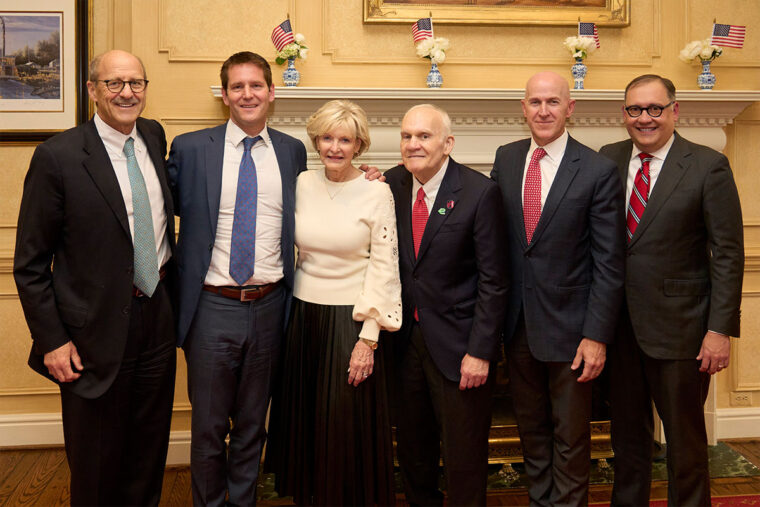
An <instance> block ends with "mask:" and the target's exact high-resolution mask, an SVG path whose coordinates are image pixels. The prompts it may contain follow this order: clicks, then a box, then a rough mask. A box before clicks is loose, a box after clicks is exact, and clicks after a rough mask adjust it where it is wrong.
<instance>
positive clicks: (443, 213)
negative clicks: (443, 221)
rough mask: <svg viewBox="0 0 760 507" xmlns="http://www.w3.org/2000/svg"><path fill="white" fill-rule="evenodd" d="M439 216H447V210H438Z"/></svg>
mask: <svg viewBox="0 0 760 507" xmlns="http://www.w3.org/2000/svg"><path fill="white" fill-rule="evenodd" d="M438 214H439V215H445V214H446V209H445V208H438Z"/></svg>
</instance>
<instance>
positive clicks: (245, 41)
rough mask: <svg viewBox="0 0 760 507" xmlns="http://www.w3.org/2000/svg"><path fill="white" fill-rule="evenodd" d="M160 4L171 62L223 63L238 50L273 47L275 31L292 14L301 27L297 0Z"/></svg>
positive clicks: (162, 46) (165, 0)
mask: <svg viewBox="0 0 760 507" xmlns="http://www.w3.org/2000/svg"><path fill="white" fill-rule="evenodd" d="M157 3H158V17H159V26H158V30H159V35H158V40H159V51H162V52H167V53H169V61H171V62H223V61H224V60H226V59H227V57H228V56H229V55H230V54H232V53H234V52H236V51H242V50H244V49H248V48H251V47H255V48H264V47H266V48H271V47H272V42H271V40H270V38H269V37H270V34H271V32H272V29H273V28H274V27H275V26H277V25H278V24H280V23H281V22H282V21H283V20H285V18H286V17H287V15H288V14H290V19H291V23H293V26H296V27H297V26H298V24H297V20H298V18H297V17H296V5H295V4H296V2H295V1H294V0H287V1H286V0H277V1H271V0H227V1H226V2H223V3H218V2H209V1H207V0H194V1H193V0H158V2H157ZM209 27H215V28H216V29H212V30H210V29H209Z"/></svg>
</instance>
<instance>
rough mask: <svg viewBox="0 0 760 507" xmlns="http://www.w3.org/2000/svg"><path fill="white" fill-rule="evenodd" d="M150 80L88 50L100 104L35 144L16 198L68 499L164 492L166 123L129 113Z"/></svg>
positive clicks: (24, 273) (17, 266)
mask: <svg viewBox="0 0 760 507" xmlns="http://www.w3.org/2000/svg"><path fill="white" fill-rule="evenodd" d="M147 84H148V81H147V79H146V75H145V68H144V66H143V64H142V62H141V61H140V60H139V59H138V58H137V57H135V56H134V55H131V54H129V53H127V52H124V51H109V52H108V53H105V54H103V55H100V56H97V57H96V58H95V59H94V60H93V61H92V63H91V64H90V76H89V81H88V82H87V90H88V92H89V95H90V98H91V99H92V100H93V101H94V102H95V103H96V104H97V114H95V116H94V117H93V119H92V120H90V121H89V122H87V123H85V124H83V125H80V126H78V127H75V128H72V129H70V130H67V131H65V132H63V133H61V134H59V135H57V136H55V137H53V138H52V139H49V140H48V141H46V142H44V143H42V144H40V145H39V146H38V147H37V149H36V150H35V152H34V156H33V157H32V161H31V163H30V166H29V171H28V173H27V175H26V180H25V182H24V192H23V196H22V199H21V210H20V213H19V220H18V229H17V237H16V252H15V258H14V266H13V274H14V276H15V279H16V285H17V287H18V292H19V297H20V300H21V305H22V307H23V309H24V314H25V316H26V320H27V323H28V325H29V329H30V331H31V335H32V340H33V346H32V351H31V354H30V356H29V365H30V366H31V367H32V368H34V369H35V370H36V371H38V372H39V373H41V374H43V375H45V376H47V377H48V378H50V379H51V380H53V381H54V382H56V383H58V384H59V386H60V390H61V408H62V420H63V435H64V441H65V443H66V456H67V458H68V462H69V468H70V469H71V490H70V491H71V503H72V504H73V505H117V504H118V505H158V502H159V499H160V497H161V484H162V480H163V472H164V464H165V463H166V453H167V449H168V445H169V424H170V420H171V413H172V402H173V397H174V372H175V366H176V352H175V350H176V349H175V330H174V317H173V314H172V305H171V302H170V297H169V295H170V293H171V290H170V287H168V283H169V282H170V279H171V276H170V275H171V271H172V270H171V264H172V262H171V260H170V259H171V257H172V253H173V250H174V221H173V215H174V211H173V207H172V199H171V194H170V192H169V186H168V182H167V175H166V170H165V167H164V157H165V155H166V139H165V137H164V131H163V128H162V127H161V125H160V124H159V123H158V122H156V121H153V120H146V119H143V118H140V113H141V112H142V110H143V109H144V108H145V95H146V87H147ZM167 274H168V275H167ZM165 275H166V276H165Z"/></svg>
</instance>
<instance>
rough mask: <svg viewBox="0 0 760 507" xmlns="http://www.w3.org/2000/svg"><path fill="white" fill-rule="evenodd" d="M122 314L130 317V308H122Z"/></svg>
mask: <svg viewBox="0 0 760 507" xmlns="http://www.w3.org/2000/svg"><path fill="white" fill-rule="evenodd" d="M121 313H123V314H124V315H129V307H128V306H125V307H124V308H122V309H121Z"/></svg>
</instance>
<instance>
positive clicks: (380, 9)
mask: <svg viewBox="0 0 760 507" xmlns="http://www.w3.org/2000/svg"><path fill="white" fill-rule="evenodd" d="M631 1H632V0H437V1H436V0H364V22H365V23H413V22H415V21H417V20H418V19H420V18H426V17H429V16H432V17H433V22H434V23H436V24H440V23H443V24H456V25H546V26H561V25H574V24H576V23H578V21H585V22H593V23H596V24H597V25H598V26H616V27H621V26H628V25H630V24H631Z"/></svg>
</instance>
